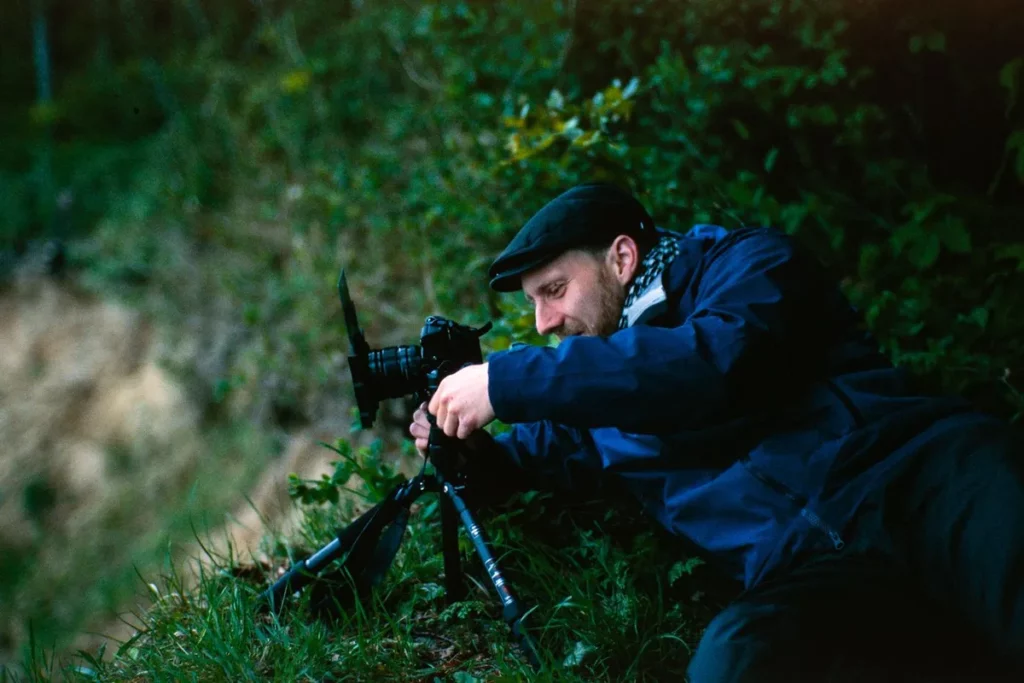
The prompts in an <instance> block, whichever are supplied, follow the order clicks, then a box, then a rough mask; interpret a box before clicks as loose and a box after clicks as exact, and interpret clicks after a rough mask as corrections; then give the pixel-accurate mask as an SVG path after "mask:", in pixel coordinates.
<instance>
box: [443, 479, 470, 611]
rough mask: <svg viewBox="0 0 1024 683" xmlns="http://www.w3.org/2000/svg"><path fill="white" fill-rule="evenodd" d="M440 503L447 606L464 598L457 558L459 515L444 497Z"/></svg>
mask: <svg viewBox="0 0 1024 683" xmlns="http://www.w3.org/2000/svg"><path fill="white" fill-rule="evenodd" d="M440 502H441V552H442V554H443V555H444V588H445V594H446V598H447V600H448V604H449V605H451V604H454V603H456V602H459V601H461V600H463V599H464V598H465V597H466V585H465V583H464V582H463V580H462V560H461V559H460V557H459V514H458V512H457V511H456V509H455V506H454V505H452V502H451V501H450V500H449V499H448V498H447V497H446V496H441V497H440Z"/></svg>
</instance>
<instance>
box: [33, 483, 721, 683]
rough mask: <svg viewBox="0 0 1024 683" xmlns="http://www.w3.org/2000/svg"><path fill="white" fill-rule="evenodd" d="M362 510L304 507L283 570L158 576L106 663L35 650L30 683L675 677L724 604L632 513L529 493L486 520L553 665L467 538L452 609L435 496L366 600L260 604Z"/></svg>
mask: <svg viewBox="0 0 1024 683" xmlns="http://www.w3.org/2000/svg"><path fill="white" fill-rule="evenodd" d="M353 500H354V499H350V498H346V499H342V501H341V502H340V503H339V504H338V505H337V506H334V505H327V506H316V507H312V508H309V509H308V510H307V515H306V517H305V522H304V527H303V529H302V533H301V534H299V537H300V539H301V540H300V541H298V543H299V545H297V546H296V547H290V546H289V545H288V543H287V542H285V541H283V540H281V539H278V541H277V543H276V545H275V546H274V548H273V555H274V557H275V565H276V567H273V568H272V567H270V566H253V565H244V566H240V565H237V564H236V563H235V562H234V561H233V559H232V558H230V557H228V558H225V559H224V560H223V561H222V562H220V563H218V564H215V565H214V566H213V567H212V568H208V569H206V570H204V571H202V572H201V574H200V577H199V582H198V586H197V587H196V588H195V589H194V590H191V591H190V590H186V589H185V588H184V587H183V586H184V585H185V584H184V583H183V581H182V579H181V578H180V577H179V576H177V575H176V574H175V573H171V574H168V575H165V576H163V577H162V578H161V579H160V580H159V581H153V582H152V583H153V586H152V587H151V588H150V590H152V591H153V592H154V593H156V594H157V595H156V597H157V599H156V601H155V603H154V605H153V607H152V608H151V609H148V610H146V611H144V612H139V613H137V614H136V615H135V617H136V619H137V620H138V621H140V622H141V623H143V624H144V628H143V629H142V630H140V631H139V633H138V634H137V635H136V636H135V637H133V638H131V639H130V640H128V641H127V642H125V643H123V644H121V645H120V646H119V647H118V648H117V651H116V652H115V653H114V654H113V656H112V657H109V656H108V657H107V658H104V657H103V656H102V655H103V653H102V652H99V653H80V655H81V656H80V657H79V658H77V659H76V661H69V662H60V663H57V662H54V661H52V660H50V661H46V660H45V657H41V656H39V654H41V653H37V658H36V661H35V662H33V663H32V665H31V666H30V667H28V668H29V669H31V670H32V671H35V672H38V673H36V674H35V676H34V677H33V676H32V675H30V677H29V678H27V679H26V680H33V681H34V680H57V679H60V680H72V681H175V682H178V681H409V680H415V681H434V680H442V681H447V680H453V681H461V682H463V683H465V682H467V681H475V680H487V681H512V680H517V681H518V680H562V681H620V680H638V681H643V680H681V679H682V677H683V673H684V671H685V667H686V663H687V661H688V659H689V653H690V652H691V651H692V649H693V648H694V647H695V645H696V642H697V641H698V640H699V636H700V631H701V628H702V627H703V625H704V623H706V621H707V619H709V618H710V616H711V615H712V614H713V613H714V611H715V610H716V608H717V607H718V606H720V601H719V600H718V599H717V598H712V597H710V596H709V595H708V586H709V582H708V580H709V579H710V577H709V576H708V575H707V574H706V573H705V569H706V568H702V567H699V566H698V565H699V562H694V561H692V560H691V561H690V562H686V560H687V559H688V558H687V557H686V555H685V554H684V553H682V551H681V550H680V549H679V548H678V546H677V545H676V544H675V543H673V542H672V541H671V540H670V539H668V538H667V537H666V536H665V535H664V534H662V533H661V532H658V531H657V530H656V529H655V528H654V527H653V525H652V523H651V522H650V521H649V520H645V519H643V518H642V517H638V516H637V515H636V514H635V510H633V509H632V508H628V507H623V506H621V505H620V506H616V507H612V508H609V507H607V504H606V503H600V502H596V501H594V502H582V503H574V504H571V505H559V504H557V503H556V501H555V500H554V499H553V498H552V497H551V496H550V495H548V494H519V495H517V496H516V497H514V499H513V500H512V501H509V503H508V504H506V505H504V506H502V507H499V508H494V509H492V510H491V511H489V512H488V513H487V514H485V515H484V516H482V518H481V520H482V521H483V523H484V526H485V528H486V530H487V532H488V534H489V536H490V538H491V540H492V542H493V546H494V548H495V549H496V551H497V555H498V557H499V562H500V563H501V566H502V569H503V571H504V573H505V576H506V578H507V579H508V580H509V582H510V584H511V585H512V587H513V590H514V592H515V593H516V595H517V597H518V598H519V600H520V602H521V603H522V604H523V605H524V606H525V607H526V608H527V609H528V610H529V613H528V615H527V617H526V623H527V625H528V628H529V631H530V633H531V635H532V637H533V638H534V639H535V642H536V643H537V644H538V648H539V650H540V652H541V656H542V658H543V659H544V663H543V670H542V673H541V674H540V675H537V674H534V673H533V672H532V670H531V668H530V666H529V664H528V663H527V661H526V660H525V658H524V657H523V656H522V653H521V652H520V651H519V650H518V648H517V647H516V646H515V645H513V644H512V642H511V639H510V637H509V631H508V629H507V627H506V624H505V623H504V621H503V620H502V617H501V609H500V604H499V602H498V600H497V596H496V594H495V593H494V591H493V589H492V587H491V585H490V583H489V581H488V579H487V576H486V575H485V574H484V572H483V568H482V566H481V563H480V561H479V559H478V557H477V556H476V555H475V554H474V553H472V551H471V545H470V544H469V542H468V539H467V538H466V537H465V533H464V532H462V533H461V534H460V547H461V550H462V561H463V570H464V572H465V574H466V579H467V582H468V583H467V587H468V595H467V598H466V599H465V600H464V601H462V602H459V603H455V604H451V605H449V604H448V602H447V600H446V598H445V594H444V588H443V585H444V572H443V560H442V556H441V553H440V547H441V545H440V542H441V538H440V531H439V529H440V525H439V513H438V512H437V507H438V506H437V498H436V497H435V496H432V495H428V496H426V497H424V498H421V499H420V500H419V501H417V504H416V505H415V506H414V508H413V510H414V515H413V518H412V520H411V522H410V524H409V528H408V529H407V530H406V535H405V537H404V542H403V544H402V547H401V549H400V551H399V554H398V556H397V557H396V560H395V563H394V565H393V566H392V568H391V571H390V573H389V575H388V576H387V577H386V578H385V579H384V581H383V583H382V585H381V586H379V587H378V589H377V591H376V592H375V593H374V594H373V595H372V598H371V599H370V600H368V601H366V602H365V603H361V604H360V603H357V604H356V605H355V606H354V607H352V608H351V609H349V610H348V611H347V612H344V613H341V614H338V615H337V616H336V619H334V620H330V619H329V618H322V619H318V618H316V617H315V616H313V612H312V610H311V608H310V607H311V606H310V600H311V596H312V591H313V589H311V588H308V589H306V590H305V591H304V592H303V593H301V594H300V595H299V599H298V600H293V601H292V602H291V603H289V607H288V609H286V610H285V611H284V612H283V613H282V614H281V615H280V617H275V616H273V615H270V614H266V613H262V612H260V611H259V610H258V609H257V605H258V601H257V596H258V594H259V593H260V592H261V591H262V590H264V589H265V588H266V587H267V586H268V585H269V584H270V583H271V582H272V581H273V579H274V577H275V576H276V574H275V573H274V571H273V569H276V568H284V567H285V566H287V565H290V564H291V563H292V562H294V561H295V560H297V559H301V558H303V557H306V556H308V554H309V553H311V552H312V551H314V550H316V549H317V548H318V547H320V546H321V545H322V544H324V543H326V542H327V541H329V540H330V538H331V537H332V535H333V531H334V529H335V528H336V527H337V526H339V525H343V524H344V523H345V521H346V520H349V519H351V518H352V516H353V515H354V514H355V510H354V502H353ZM267 540H268V541H272V540H273V539H272V538H270V537H268V539H267ZM694 567H697V569H696V571H695V572H694V571H693V569H694ZM326 573H328V572H327V571H325V574H326ZM670 578H671V579H674V581H672V580H670ZM145 580H146V581H149V579H148V578H147V579H145ZM721 597H724V594H720V595H719V598H721ZM107 654H108V655H109V653H107Z"/></svg>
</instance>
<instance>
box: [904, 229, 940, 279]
mask: <svg viewBox="0 0 1024 683" xmlns="http://www.w3.org/2000/svg"><path fill="white" fill-rule="evenodd" d="M941 244H942V243H941V241H940V240H939V236H938V235H936V234H935V233H931V232H927V233H924V235H923V237H922V238H921V239H919V240H917V241H916V242H914V243H913V244H912V245H910V250H909V251H908V252H907V259H908V260H909V261H910V262H911V263H912V264H913V265H914V267H915V268H917V269H918V270H926V269H928V268H930V267H931V266H932V265H934V264H935V261H936V260H937V259H938V258H939V250H940V247H941Z"/></svg>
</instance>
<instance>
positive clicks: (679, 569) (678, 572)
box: [668, 557, 704, 585]
mask: <svg viewBox="0 0 1024 683" xmlns="http://www.w3.org/2000/svg"><path fill="white" fill-rule="evenodd" d="M702 564H704V560H702V559H700V558H699V557H691V558H689V559H688V560H686V562H676V563H675V564H673V565H672V567H671V568H670V569H669V570H668V582H669V585H671V584H673V583H675V582H676V581H678V580H679V578H680V577H681V576H682V575H683V574H693V570H694V569H696V568H697V567H699V566H701V565H702Z"/></svg>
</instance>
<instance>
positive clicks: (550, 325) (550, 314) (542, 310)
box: [533, 301, 565, 335]
mask: <svg viewBox="0 0 1024 683" xmlns="http://www.w3.org/2000/svg"><path fill="white" fill-rule="evenodd" d="M533 316H534V318H535V320H536V322H537V334H540V335H548V334H551V333H552V332H553V331H555V330H557V329H558V328H559V327H561V326H562V323H563V322H565V316H563V315H562V314H561V313H559V312H558V311H557V310H555V309H554V308H552V307H551V306H549V305H546V304H544V302H541V301H538V302H537V305H536V306H535V307H534V309H533Z"/></svg>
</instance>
